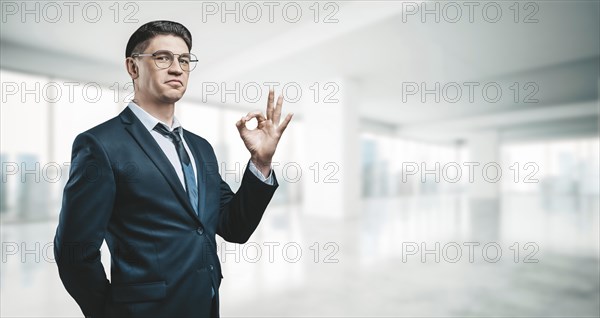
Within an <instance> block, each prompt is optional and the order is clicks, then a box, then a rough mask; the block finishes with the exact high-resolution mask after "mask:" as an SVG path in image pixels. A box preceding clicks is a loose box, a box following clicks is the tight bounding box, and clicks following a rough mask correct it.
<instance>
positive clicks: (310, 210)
mask: <svg viewBox="0 0 600 318" xmlns="http://www.w3.org/2000/svg"><path fill="white" fill-rule="evenodd" d="M326 83H331V84H327V86H325V85H326ZM315 88H316V87H315ZM337 88H339V90H338V91H337V92H335V90H336V89H337ZM316 91H317V90H316V89H314V90H311V91H310V92H307V93H309V94H310V99H311V100H312V98H313V97H314V93H315V92H316ZM318 92H319V94H318V100H319V102H318V103H314V101H313V102H311V103H310V104H307V105H306V107H305V108H304V112H303V115H304V123H305V132H306V136H305V140H306V145H305V149H306V156H305V159H306V166H307V167H310V168H309V169H307V170H306V171H304V173H303V174H304V175H303V179H304V182H303V185H304V214H306V215H312V216H319V217H326V218H344V217H348V216H352V215H355V214H356V213H357V212H358V211H359V210H360V207H359V204H360V199H359V197H360V167H359V138H358V137H359V136H358V102H359V101H358V95H359V94H360V91H359V87H358V84H357V83H356V82H354V81H353V80H349V79H335V80H329V81H322V82H319V89H318ZM333 92H335V93H333ZM306 99H308V96H307V97H306ZM330 99H333V101H332V100H330Z"/></svg>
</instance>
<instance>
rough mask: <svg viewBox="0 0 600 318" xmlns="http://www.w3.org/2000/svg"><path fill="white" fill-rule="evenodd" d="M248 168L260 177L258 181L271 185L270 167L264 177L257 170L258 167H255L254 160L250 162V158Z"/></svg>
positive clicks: (271, 172)
mask: <svg viewBox="0 0 600 318" xmlns="http://www.w3.org/2000/svg"><path fill="white" fill-rule="evenodd" d="M248 169H250V171H251V172H252V173H253V174H254V175H255V176H256V177H257V178H258V179H260V181H262V182H264V183H266V184H268V185H273V176H272V175H273V169H272V168H271V169H270V170H269V176H268V177H265V176H263V174H262V172H260V171H258V168H256V166H255V165H254V162H252V160H250V162H249V163H248Z"/></svg>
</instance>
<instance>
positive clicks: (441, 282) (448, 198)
mask: <svg viewBox="0 0 600 318" xmlns="http://www.w3.org/2000/svg"><path fill="white" fill-rule="evenodd" d="M70 3H71V4H67V3H66V2H52V3H50V2H5V1H3V2H2V10H3V12H2V17H3V20H2V24H1V26H2V27H1V30H0V35H1V39H0V77H1V82H2V101H1V107H0V110H1V113H0V115H1V117H0V120H1V127H0V128H1V135H0V138H1V139H0V141H1V150H0V155H1V159H2V183H1V191H0V195H1V205H0V216H1V234H0V237H1V240H2V262H1V263H0V266H1V274H0V296H1V302H0V303H1V306H0V315H1V316H2V317H80V316H81V315H82V314H81V311H80V310H79V308H78V306H77V304H76V303H75V301H74V300H73V299H72V298H71V297H70V296H69V295H68V293H67V292H66V291H65V289H64V288H63V286H62V283H61V281H60V279H59V276H58V271H57V268H56V264H55V262H54V258H53V254H52V240H53V236H54V233H55V230H56V226H57V222H58V215H59V212H60V207H61V200H62V190H63V188H64V186H65V184H66V182H67V180H68V174H69V163H70V161H71V147H72V143H73V140H74V138H75V136H77V134H79V133H81V132H83V131H85V130H87V129H89V128H91V127H93V126H95V125H97V124H100V123H102V122H104V121H106V120H108V119H110V118H112V117H114V116H116V115H118V114H119V113H120V112H121V111H122V110H123V109H124V108H125V107H126V106H127V103H128V102H129V101H130V100H131V99H132V96H133V95H132V92H133V90H132V86H131V80H130V78H129V77H128V74H127V72H126V70H125V63H124V60H125V58H124V52H125V45H126V43H127V40H128V38H129V36H130V35H131V34H132V33H133V32H134V31H135V30H136V29H137V28H138V27H139V26H140V25H142V24H143V23H145V22H148V21H151V20H159V19H166V20H173V21H178V22H181V23H183V24H184V25H185V26H187V27H188V29H189V30H190V31H191V32H192V35H193V47H192V53H194V54H195V55H196V56H197V57H198V63H197V67H196V68H195V69H194V71H192V72H191V73H190V81H189V86H188V88H187V92H186V95H185V96H184V97H183V99H182V100H180V101H179V102H178V103H177V104H176V113H175V115H176V116H177V118H178V119H179V120H180V121H181V123H182V125H183V127H184V128H185V129H187V130H190V131H192V132H194V133H196V134H198V135H200V136H202V137H204V138H206V139H207V140H208V141H209V142H210V143H211V144H212V145H213V147H214V149H215V152H216V155H217V158H218V160H219V163H220V173H221V175H222V177H223V179H224V180H225V181H226V182H228V183H229V185H230V186H231V187H232V189H234V190H235V189H237V187H239V184H240V181H241V176H242V172H243V169H244V167H245V165H246V164H247V162H248V159H249V154H248V151H247V150H246V149H245V147H244V145H243V143H242V141H241V139H240V138H239V134H238V131H237V129H236V127H235V122H236V121H237V120H238V119H239V118H240V117H241V116H242V115H244V114H246V113H248V112H250V111H255V110H261V111H263V112H264V110H265V107H266V99H267V93H268V89H269V87H274V89H275V92H276V94H280V93H283V94H284V95H285V102H284V106H283V112H284V113H288V112H293V113H294V114H295V115H294V118H293V120H292V122H291V123H290V125H289V127H288V129H287V130H286V131H285V133H284V135H283V137H282V139H281V141H280V144H279V146H278V148H277V152H276V154H275V158H274V165H273V169H274V172H275V174H276V176H277V179H278V181H279V188H278V190H277V192H276V194H275V196H274V197H273V199H272V201H271V203H270V205H269V208H268V209H267V211H266V212H265V214H264V216H263V218H262V221H261V224H260V226H259V228H258V229H257V231H256V232H255V233H254V234H253V236H252V237H251V238H250V240H249V241H248V243H246V244H244V245H238V244H233V243H227V242H224V241H223V240H221V239H220V238H219V240H218V242H217V243H218V249H219V256H220V258H221V262H222V266H223V276H224V279H223V282H222V285H221V288H220V295H221V296H220V299H221V315H222V316H225V317H229V316H244V317H245V316H276V317H288V316H289V317H314V316H319V317H323V316H336V317H339V316H371V317H379V316H394V317H415V316H417V317H418V316H421V317H433V316H436V317H457V316H458V317H468V316H477V317H491V316H504V317H517V316H519V317H526V316H536V317H550V316H586V317H589V316H598V315H600V309H599V308H600V274H599V248H600V245H599V222H600V218H599V214H600V213H599V208H600V206H599V201H600V187H599V179H600V171H599V170H600V169H599V167H600V162H599V152H600V149H599V144H600V138H599V133H598V124H599V101H598V98H599V94H598V91H599V89H600V36H599V33H600V22H599V20H600V18H599V17H600V11H599V7H600V5H599V2H598V1H534V2H524V1H515V2H503V1H502V2H488V1H484V2H477V1H474V2H470V4H468V5H467V4H465V2H439V1H437V2H436V1H419V2H410V1H374V2H369V1H338V2H319V1H313V2H305V1H298V2H260V1H259V2H245V1H231V2H227V3H225V2H185V1H181V2H178V1H169V2H167V1H146V2H135V1H134V2H114V3H113V2H70ZM88 3H92V4H91V5H90V4H88ZM490 3H492V4H490ZM69 10H71V11H69ZM141 168H142V169H143V167H141ZM102 261H103V263H104V266H105V269H106V271H107V275H108V277H110V252H109V251H108V249H107V248H106V246H103V248H102Z"/></svg>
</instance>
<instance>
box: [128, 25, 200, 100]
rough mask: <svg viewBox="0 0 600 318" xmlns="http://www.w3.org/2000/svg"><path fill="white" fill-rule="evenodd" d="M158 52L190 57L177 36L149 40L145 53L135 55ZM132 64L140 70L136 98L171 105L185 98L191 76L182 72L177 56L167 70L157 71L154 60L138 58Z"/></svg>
mask: <svg viewBox="0 0 600 318" xmlns="http://www.w3.org/2000/svg"><path fill="white" fill-rule="evenodd" d="M159 50H168V51H171V52H173V54H181V53H189V50H188V48H187V45H186V44H185V42H184V41H183V39H182V38H180V37H177V36H174V35H157V36H155V37H154V38H152V39H151V40H150V44H149V45H148V47H147V48H146V49H145V50H144V52H134V53H154V52H156V51H159ZM133 61H134V63H136V65H137V66H138V77H137V78H136V79H135V83H136V86H137V89H138V90H137V91H136V98H139V99H141V100H146V101H151V102H154V103H159V104H160V103H165V104H171V103H175V102H177V101H178V100H179V99H181V97H183V94H184V93H185V90H186V88H187V82H188V76H189V73H188V72H185V71H183V70H182V69H181V66H180V65H179V55H175V59H174V61H173V63H172V64H171V66H170V67H168V68H165V69H160V68H158V67H157V66H156V63H155V62H154V58H153V57H151V56H144V57H136V58H134V59H133Z"/></svg>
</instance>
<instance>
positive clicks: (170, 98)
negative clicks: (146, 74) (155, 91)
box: [163, 92, 183, 103]
mask: <svg viewBox="0 0 600 318" xmlns="http://www.w3.org/2000/svg"><path fill="white" fill-rule="evenodd" d="M182 97H183V92H182V93H178V94H168V95H165V96H163V101H165V102H167V103H176V102H178V101H179V100H180V99H181V98H182Z"/></svg>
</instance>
